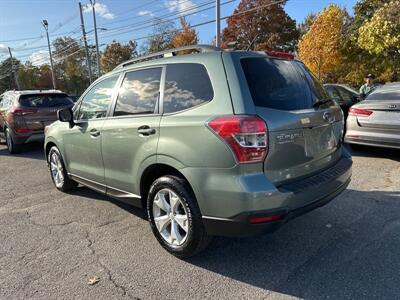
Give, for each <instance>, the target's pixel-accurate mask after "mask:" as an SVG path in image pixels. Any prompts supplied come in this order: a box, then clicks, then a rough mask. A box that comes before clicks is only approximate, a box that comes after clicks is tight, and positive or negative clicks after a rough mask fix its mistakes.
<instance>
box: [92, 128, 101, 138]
mask: <svg viewBox="0 0 400 300" xmlns="http://www.w3.org/2000/svg"><path fill="white" fill-rule="evenodd" d="M99 135H100V131H98V130H97V129H92V130H90V136H91V137H94V138H96V137H98V136H99Z"/></svg>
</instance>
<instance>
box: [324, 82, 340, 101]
mask: <svg viewBox="0 0 400 300" xmlns="http://www.w3.org/2000/svg"><path fill="white" fill-rule="evenodd" d="M325 90H326V92H327V93H328V96H329V97H331V99H333V100H335V101H336V103H338V104H339V102H340V95H339V92H338V91H337V90H336V89H335V88H334V87H333V86H327V87H325Z"/></svg>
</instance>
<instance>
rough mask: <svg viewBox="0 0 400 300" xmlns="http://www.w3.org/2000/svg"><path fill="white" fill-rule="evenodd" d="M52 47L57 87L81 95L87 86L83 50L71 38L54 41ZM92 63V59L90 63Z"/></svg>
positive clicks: (87, 78)
mask: <svg viewBox="0 0 400 300" xmlns="http://www.w3.org/2000/svg"><path fill="white" fill-rule="evenodd" d="M53 47H54V49H55V50H54V68H55V73H56V79H57V87H58V88H59V89H62V90H64V91H65V92H68V93H71V94H75V95H79V94H81V93H82V92H83V91H84V90H85V89H86V88H87V86H88V85H89V73H88V68H87V62H86V54H85V48H84V47H83V46H81V45H80V43H79V42H78V41H77V40H75V39H73V38H71V37H61V38H57V39H55V40H54V42H53ZM94 61H95V57H92V59H91V62H94ZM93 73H94V72H93ZM60 79H61V80H60Z"/></svg>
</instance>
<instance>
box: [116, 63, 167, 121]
mask: <svg viewBox="0 0 400 300" xmlns="http://www.w3.org/2000/svg"><path fill="white" fill-rule="evenodd" d="M160 78H161V68H154V69H145V70H139V71H134V72H129V73H126V75H125V78H124V81H123V82H122V86H121V88H120V89H119V93H118V99H117V104H116V106H115V110H114V116H124V115H134V114H152V113H154V111H155V109H156V106H157V101H158V95H159V90H160Z"/></svg>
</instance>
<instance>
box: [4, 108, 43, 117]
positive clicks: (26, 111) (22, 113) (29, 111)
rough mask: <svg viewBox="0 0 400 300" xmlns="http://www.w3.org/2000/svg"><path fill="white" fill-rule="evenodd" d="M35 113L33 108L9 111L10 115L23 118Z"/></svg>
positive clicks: (35, 110)
mask: <svg viewBox="0 0 400 300" xmlns="http://www.w3.org/2000/svg"><path fill="white" fill-rule="evenodd" d="M36 112H37V109H33V108H21V107H14V108H12V109H11V110H10V113H12V114H13V115H16V116H25V115H30V114H34V113H36Z"/></svg>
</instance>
